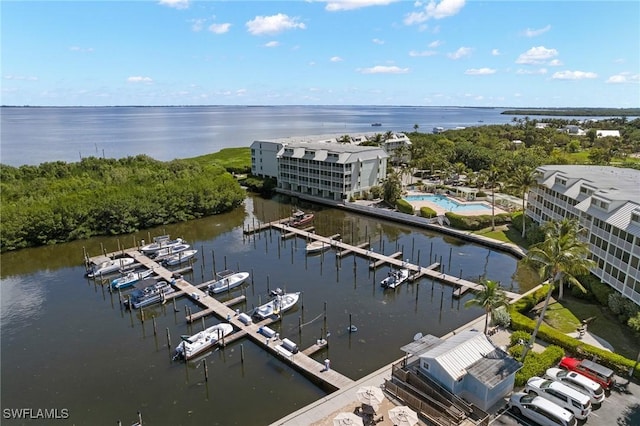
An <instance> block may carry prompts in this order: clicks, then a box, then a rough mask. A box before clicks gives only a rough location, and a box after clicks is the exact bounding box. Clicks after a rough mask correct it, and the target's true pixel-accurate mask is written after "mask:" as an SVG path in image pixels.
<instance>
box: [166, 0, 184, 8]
mask: <svg viewBox="0 0 640 426" xmlns="http://www.w3.org/2000/svg"><path fill="white" fill-rule="evenodd" d="M158 4H161V5H163V6H169V7H173V8H174V9H186V8H188V7H189V0H160V1H159V2H158Z"/></svg>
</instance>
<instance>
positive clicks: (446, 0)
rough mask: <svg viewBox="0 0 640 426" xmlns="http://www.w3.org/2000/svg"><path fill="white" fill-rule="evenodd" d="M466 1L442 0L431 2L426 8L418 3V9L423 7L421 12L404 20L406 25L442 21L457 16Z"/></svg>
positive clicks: (407, 16)
mask: <svg viewBox="0 0 640 426" xmlns="http://www.w3.org/2000/svg"><path fill="white" fill-rule="evenodd" d="M464 3H465V0H441V1H440V2H436V1H434V0H431V1H430V2H429V3H428V4H427V5H426V6H424V5H423V3H420V2H416V3H415V4H414V5H415V6H416V7H421V8H422V7H423V6H424V8H423V10H421V11H420V12H411V13H409V14H408V15H406V16H405V18H404V23H405V25H413V24H420V23H422V22H425V21H428V20H429V19H431V18H433V19H442V18H447V17H449V16H453V15H456V14H457V13H458V12H460V10H461V9H462V8H463V7H464Z"/></svg>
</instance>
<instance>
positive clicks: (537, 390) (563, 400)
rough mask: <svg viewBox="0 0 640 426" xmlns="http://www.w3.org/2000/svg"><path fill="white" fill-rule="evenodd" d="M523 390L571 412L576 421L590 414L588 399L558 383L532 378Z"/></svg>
mask: <svg viewBox="0 0 640 426" xmlns="http://www.w3.org/2000/svg"><path fill="white" fill-rule="evenodd" d="M524 389H525V391H526V392H529V393H532V394H535V395H538V396H541V397H543V398H546V399H548V400H550V401H551V402H554V403H556V404H558V405H559V406H561V407H562V408H564V409H566V410H569V411H571V412H572V413H573V415H574V416H575V418H576V419H578V420H585V419H586V418H587V417H589V414H590V413H591V400H590V399H589V397H588V396H587V395H585V394H583V393H581V392H578V391H577V390H575V389H573V388H570V387H569V386H567V385H563V384H562V383H560V382H554V381H553V380H548V379H543V378H542V377H535V376H534V377H532V378H530V379H529V380H527V384H526V385H525V387H524Z"/></svg>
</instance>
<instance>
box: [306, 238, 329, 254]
mask: <svg viewBox="0 0 640 426" xmlns="http://www.w3.org/2000/svg"><path fill="white" fill-rule="evenodd" d="M330 248H331V244H329V243H325V242H324V241H311V242H310V243H307V245H306V247H305V248H304V249H305V251H306V252H307V254H313V253H320V252H321V251H324V250H327V249H330Z"/></svg>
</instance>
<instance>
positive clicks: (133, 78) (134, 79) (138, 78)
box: [127, 76, 153, 83]
mask: <svg viewBox="0 0 640 426" xmlns="http://www.w3.org/2000/svg"><path fill="white" fill-rule="evenodd" d="M127 82H129V83H152V82H153V79H152V78H151V77H142V76H131V77H129V78H127Z"/></svg>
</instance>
